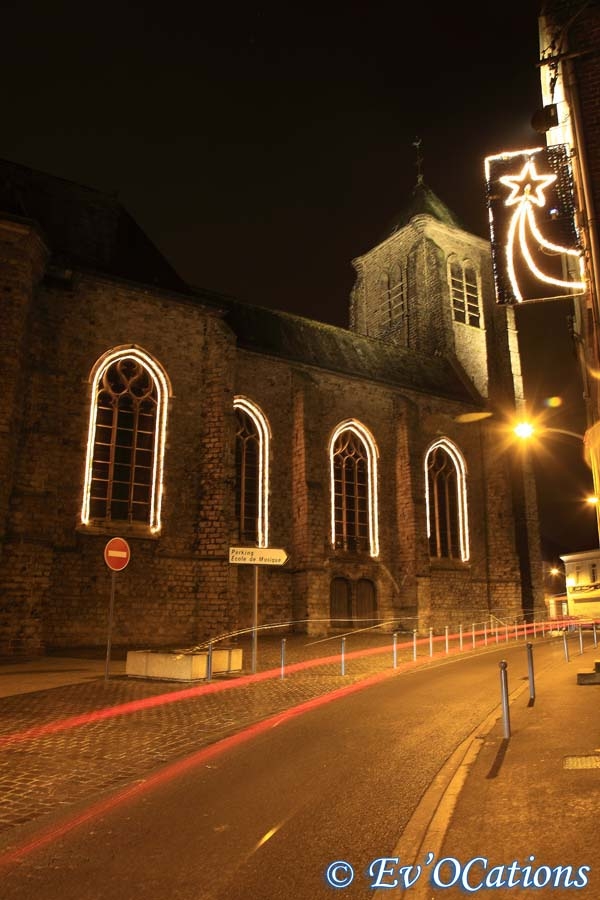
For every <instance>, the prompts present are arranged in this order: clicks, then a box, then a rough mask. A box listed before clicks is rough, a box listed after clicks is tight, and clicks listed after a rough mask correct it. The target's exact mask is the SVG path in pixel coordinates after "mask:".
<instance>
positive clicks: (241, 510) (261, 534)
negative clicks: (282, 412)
mask: <svg viewBox="0 0 600 900" xmlns="http://www.w3.org/2000/svg"><path fill="white" fill-rule="evenodd" d="M233 408H234V412H235V418H236V435H235V468H236V482H235V512H236V518H237V522H238V535H239V539H240V541H243V542H248V543H252V544H255V545H256V546H258V547H268V546H269V458H270V437H271V434H270V428H269V423H268V421H267V418H266V416H265V415H264V413H263V412H262V410H261V409H260V407H259V406H257V405H256V404H255V403H253V402H252V401H251V400H249V399H248V398H247V397H242V396H237V397H235V398H234V401H233Z"/></svg>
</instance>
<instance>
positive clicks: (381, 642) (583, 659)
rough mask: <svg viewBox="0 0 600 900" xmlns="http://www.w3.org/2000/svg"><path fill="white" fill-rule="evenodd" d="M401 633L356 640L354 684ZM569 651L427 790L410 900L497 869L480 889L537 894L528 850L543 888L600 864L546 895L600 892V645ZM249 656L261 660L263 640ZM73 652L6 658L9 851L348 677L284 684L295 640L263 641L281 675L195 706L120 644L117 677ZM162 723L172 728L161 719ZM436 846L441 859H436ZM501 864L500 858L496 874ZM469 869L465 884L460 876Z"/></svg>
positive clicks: (332, 646)
mask: <svg viewBox="0 0 600 900" xmlns="http://www.w3.org/2000/svg"><path fill="white" fill-rule="evenodd" d="M391 640H392V639H391V636H390V635H387V636H383V635H380V636H377V637H374V636H372V635H365V636H362V637H355V636H353V637H352V639H351V640H350V639H349V640H348V651H349V653H348V659H349V660H350V659H352V664H351V665H349V666H348V671H351V674H350V675H346V679H345V683H348V682H352V681H360V680H362V679H364V678H366V677H369V676H371V675H373V674H376V673H377V672H381V671H383V670H385V669H389V668H390V661H391V659H390V656H391V653H392V648H391ZM358 648H361V649H363V650H364V649H367V650H369V649H371V650H375V649H379V650H381V649H382V648H383V649H384V650H385V652H384V653H383V654H378V655H368V656H365V657H364V658H361V659H355V658H352V656H351V651H354V650H356V649H358ZM555 648H556V665H553V666H552V667H551V668H550V669H546V670H543V671H542V672H540V673H536V678H535V687H536V696H535V699H534V702H533V703H531V698H530V695H529V691H530V685H529V683H528V681H527V679H525V680H524V681H522V682H521V683H520V684H510V683H509V691H510V695H511V702H510V706H509V724H510V737H509V738H508V739H506V738H505V736H504V721H503V719H502V716H500V718H497V716H493V717H491V718H490V721H487V722H485V723H482V726H481V727H480V729H478V732H477V733H476V734H475V735H474V736H473V737H472V738H471V739H469V740H468V741H466V742H465V745H464V746H462V747H461V748H458V749H457V752H456V753H455V754H454V756H453V758H452V759H451V760H450V761H449V762H448V764H447V767H446V768H447V771H446V772H441V773H440V777H439V778H437V779H436V780H435V782H434V783H433V784H432V786H431V788H430V790H429V791H428V793H427V795H426V796H425V797H423V798H422V801H421V804H420V806H419V809H418V811H417V812H418V814H415V816H414V817H413V820H414V821H413V820H411V822H410V823H409V825H408V827H407V829H406V830H405V833H404V835H403V836H402V838H401V839H400V843H399V847H398V848H397V850H396V853H397V855H400V856H401V858H402V863H403V864H406V863H408V862H410V861H411V860H413V859H414V860H416V861H417V862H419V863H420V864H421V865H422V866H423V874H422V876H421V878H420V879H419V881H418V883H416V884H415V885H413V886H412V887H411V888H410V889H409V890H407V891H405V896H406V897H408V898H410V900H425V898H427V900H430V898H438V897H446V898H450V900H452V898H455V897H456V898H458V897H459V896H460V897H461V898H463V900H464V897H465V889H461V888H460V886H458V885H459V883H460V879H461V878H462V877H463V873H464V872H465V871H466V872H467V875H465V878H467V879H468V880H469V881H468V883H472V884H479V883H480V882H483V881H484V880H485V878H486V876H487V877H489V878H490V879H491V881H490V883H489V884H486V885H484V887H483V888H482V889H481V890H480V891H478V892H477V893H479V894H480V895H481V896H486V895H488V893H489V890H491V889H492V888H494V889H495V890H494V894H493V896H494V897H496V896H497V897H504V896H508V897H510V898H512V897H515V898H517V897H521V896H528V897H530V896H531V892H532V889H533V886H530V887H529V889H527V888H523V887H522V886H520V885H519V884H518V883H516V879H517V877H518V876H519V872H520V870H518V869H513V876H512V878H513V883H514V884H515V886H510V885H509V884H508V878H509V875H510V872H509V867H510V866H511V863H513V861H516V865H517V866H518V867H521V868H522V867H523V866H526V865H530V866H531V873H530V879H533V877H534V875H536V872H537V873H538V874H537V875H536V877H537V879H538V881H539V882H540V883H541V882H543V879H544V878H546V876H548V878H550V877H553V876H552V873H550V874H549V875H548V872H549V869H548V870H546V869H544V868H543V867H556V866H559V865H560V866H569V865H570V866H572V868H573V874H572V878H573V879H576V878H579V880H580V882H581V876H578V873H577V870H578V867H579V866H590V867H591V872H589V873H587V878H588V879H589V884H588V885H587V886H586V887H585V888H584V889H583V890H577V889H574V888H571V889H570V890H568V893H567V890H566V889H564V888H561V887H557V888H551V887H550V886H546V885H545V884H544V885H542V886H546V891H543V892H542V895H541V896H542V897H544V896H546V895H547V896H548V897H550V896H551V897H552V898H562V897H567V896H568V897H569V898H572V897H573V896H574V890H575V896H583V897H590V898H593V900H597V898H598V897H600V859H598V857H600V850H599V845H598V838H597V831H596V828H597V822H596V819H597V811H598V809H600V685H579V684H577V673H578V672H580V671H585V672H590V671H591V670H593V668H594V661H595V659H596V657H598V658H600V651H598V650H597V649H595V648H594V647H593V646H590V640H589V638H587V637H586V645H585V652H584V654H583V655H579V648H578V647H576V644H575V641H571V658H570V661H569V662H567V661H566V660H565V659H564V656H563V645H562V642H559V641H557V642H556V643H555ZM243 652H244V669H245V671H247V670H248V661H249V660H250V659H251V646H250V641H249V640H248V641H247V642H246V643H245V644H244V646H243ZM339 652H340V638H339V637H338V638H334V639H332V640H328V641H323V642H319V641H317V640H315V641H311V639H310V638H308V637H307V636H305V635H289V636H287V637H286V644H285V661H286V665H290V666H291V665H292V664H293V663H294V662H298V661H302V660H307V659H308V658H309V657H310V658H313V659H316V658H321V657H326V656H329V655H331V656H333V655H336V654H339ZM66 654H67V651H64V654H63V655H61V656H58V655H57V656H45V657H43V658H37V657H35V658H32V659H29V660H25V659H19V660H15V659H10V660H8V659H2V660H0V745H2V744H3V743H4V747H5V750H4V751H3V754H2V755H3V756H4V757H5V761H4V765H0V791H1V792H2V798H3V801H2V804H1V807H0V849H1V848H2V847H3V846H5V844H6V840H8V836H9V832H10V831H11V829H12V828H13V827H14V826H16V825H19V824H23V823H28V822H38V821H39V822H42V821H43V819H44V817H45V816H46V815H48V816H49V815H51V813H52V812H53V810H55V809H56V805H57V803H64V802H68V803H70V804H71V803H78V802H85V800H86V799H87V798H89V797H90V796H95V795H97V794H98V793H99V792H102V791H105V790H108V789H111V790H112V789H116V788H119V787H121V786H123V785H125V784H127V783H128V782H129V781H130V780H131V779H132V778H135V779H139V778H143V777H144V775H145V774H146V773H149V772H151V771H153V770H154V769H155V768H156V767H157V766H159V765H161V764H163V763H164V762H166V761H168V760H169V759H172V758H174V757H175V756H179V755H185V754H186V753H191V752H193V751H195V750H197V749H198V747H199V746H201V745H205V744H207V743H212V742H213V741H215V740H218V739H220V738H222V737H226V736H227V735H229V734H232V733H235V732H236V731H239V730H240V729H243V728H244V727H245V726H247V725H249V724H252V723H254V722H255V721H257V719H259V718H264V717H266V716H268V715H272V714H275V713H277V712H280V711H282V710H285V709H288V708H290V707H291V706H294V705H296V704H299V703H302V702H303V701H305V700H309V699H312V698H313V697H315V696H320V695H322V694H324V693H327V692H329V691H331V690H333V689H334V688H335V687H337V685H338V684H339V673H340V664H339V661H337V662H336V663H328V664H325V665H323V666H320V667H319V670H318V672H317V671H316V670H314V669H307V670H306V671H305V672H300V673H297V674H295V675H294V677H293V678H286V679H284V680H280V679H278V677H277V674H276V670H277V669H278V667H280V665H281V640H279V639H260V640H259V642H258V654H257V672H258V673H259V674H260V673H262V672H265V671H267V670H269V669H270V670H274V672H275V674H274V677H272V678H271V679H270V680H264V681H261V682H259V683H257V682H256V681H254V682H252V683H248V681H247V679H246V680H245V679H243V678H241V679H240V678H221V679H220V680H219V683H217V680H215V682H213V688H214V690H206V688H207V687H208V688H210V687H211V686H210V685H206V683H203V684H202V685H201V687H202V688H203V690H202V691H200V692H196V693H195V695H194V697H193V702H188V701H186V700H185V699H183V700H180V702H177V703H169V702H168V697H169V695H170V694H180V693H181V692H182V691H184V692H185V691H190V692H193V691H194V685H190V684H189V683H187V682H186V683H180V682H179V683H178V682H164V681H151V680H147V679H133V678H128V677H126V676H125V674H124V672H125V659H124V653H123V652H119V651H118V650H116V651H115V652H114V653H113V657H112V658H111V662H110V678H109V679H108V680H107V679H105V658H103V657H102V654H101V653H100V652H99V651H96V652H95V653H88V654H85V655H84V654H83V652H82V651H73V655H66ZM409 656H410V653H406V652H404V655H403V657H402V659H403V660H405V661H406V660H407V659H408V657H409ZM224 682H228V683H227V684H225V683H224ZM196 684H197V683H196ZM165 698H166V702H165ZM120 704H124V705H126V708H127V710H128V711H130V710H131V709H134V710H135V711H134V712H133V713H131V714H129V715H120V716H119V715H117V716H116V717H106V716H103V711H104V710H106V709H107V708H113V707H115V706H116V707H119V705H120ZM159 704H160V705H159ZM71 717H75V718H79V717H83V718H84V719H87V718H88V717H89V718H90V719H91V721H92V724H91V725H90V727H87V728H85V729H81V728H78V729H68V730H65V732H64V733H61V732H60V730H58V731H57V730H56V728H54V726H55V724H56V723H57V722H60V721H61V720H67V721H68V720H69V718H71ZM159 721H160V726H161V727H157V722H159ZM182 726H185V727H182ZM53 728H54V730H52V731H50V730H51V729H53ZM32 729H33V730H34V731H35V735H34V740H28V741H27V742H26V743H23V744H22V745H20V744H19V740H18V738H19V735H20V733H25V734H27V735H28V736H29V738H31V732H32ZM45 729H48V731H47V732H46V730H45ZM7 741H8V743H7ZM108 745H110V746H111V747H113V748H114V747H115V746H116V745H118V753H116V754H115V753H111V754H110V758H109V756H108V755H107V754H106V753H105V748H106V746H108ZM6 750H8V752H6ZM409 851H412V855H411V856H409ZM431 855H433V856H431ZM428 856H429V859H430V863H429V864H428V865H426V860H427V858H428ZM531 856H533V857H534V859H533V860H531V859H530V857H531ZM447 857H450V858H452V859H453V860H455V862H454V863H452V862H449V863H446V864H444V866H443V867H442V868H439V869H438V870H437V876H436V877H437V878H438V884H435V882H434V883H433V885H432V883H431V882H430V881H429V880H428V879H429V876H430V875H431V873H432V871H433V870H434V868H435V866H436V863H438V862H439V861H440V860H442V859H444V858H447ZM476 857H484V858H486V859H487V862H486V863H483V862H481V861H479V862H477V863H473V864H472V865H471V867H470V874H469V865H468V864H469V862H470V861H471V860H473V859H474V858H476ZM492 867H500V869H499V868H496V869H494V870H493V872H491V874H490V870H492ZM540 867H542V868H540ZM538 870H539V871H538ZM454 876H456V878H457V886H452V887H447V886H446V885H448V884H449V883H451V882H452V880H453V877H454ZM522 877H523V875H522V873H521V878H522ZM492 881H493V884H492ZM501 881H504V882H505V883H504V885H501V883H500V882H501ZM563 883H564V882H561V884H563ZM439 884H442V885H443V887H440V886H439ZM498 888H500V890H499V889H498ZM388 893H390V892H389V891H386V894H388ZM391 893H392V894H396V893H397V892H395V891H392V892H391ZM467 893H468V892H467ZM538 896H539V894H538Z"/></svg>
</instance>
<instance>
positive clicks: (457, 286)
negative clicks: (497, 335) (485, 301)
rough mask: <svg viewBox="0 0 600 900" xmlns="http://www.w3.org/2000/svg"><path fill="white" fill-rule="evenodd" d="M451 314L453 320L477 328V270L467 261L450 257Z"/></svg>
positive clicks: (478, 323) (478, 316)
mask: <svg viewBox="0 0 600 900" xmlns="http://www.w3.org/2000/svg"><path fill="white" fill-rule="evenodd" d="M448 267H449V277H450V296H451V300H452V315H453V317H454V321H455V322H462V323H463V324H465V325H471V326H473V327H474V328H479V327H480V325H481V310H480V302H479V286H478V283H477V272H476V271H475V268H474V267H473V266H472V265H471V264H470V263H469V262H460V260H458V259H457V257H451V258H450V260H449V262H448Z"/></svg>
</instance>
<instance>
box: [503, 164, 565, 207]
mask: <svg viewBox="0 0 600 900" xmlns="http://www.w3.org/2000/svg"><path fill="white" fill-rule="evenodd" d="M498 180H499V181H501V182H502V184H505V185H506V186H507V187H509V188H510V189H511V191H512V194H511V195H510V197H508V199H507V200H506V201H505V203H506V206H513V205H514V204H515V203H523V202H524V201H526V200H530V201H531V202H532V203H535V204H536V206H545V204H546V198H545V197H544V194H543V191H544V188H547V187H549V186H550V185H551V184H552V183H553V182H554V181H556V175H552V174H550V175H538V173H537V172H536V170H535V162H534V161H533V160H532V159H530V160H528V161H527V162H526V163H525V165H524V166H523V168H522V170H521V174H520V175H504V176H503V177H502V178H499V179H498ZM521 190H522V191H523V193H522V194H520V193H519V192H520V191H521Z"/></svg>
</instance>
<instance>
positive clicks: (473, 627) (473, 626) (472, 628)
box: [471, 622, 475, 650]
mask: <svg viewBox="0 0 600 900" xmlns="http://www.w3.org/2000/svg"><path fill="white" fill-rule="evenodd" d="M471 631H472V632H473V650H474V649H475V622H473V624H472V625H471Z"/></svg>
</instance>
